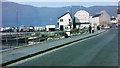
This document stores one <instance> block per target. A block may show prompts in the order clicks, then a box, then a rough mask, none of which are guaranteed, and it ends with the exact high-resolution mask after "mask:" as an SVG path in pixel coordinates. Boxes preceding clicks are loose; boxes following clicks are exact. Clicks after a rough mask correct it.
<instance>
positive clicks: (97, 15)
mask: <svg viewBox="0 0 120 68" xmlns="http://www.w3.org/2000/svg"><path fill="white" fill-rule="evenodd" d="M100 15H101V14H96V15H94V16H93V17H92V18H94V17H99V16H100Z"/></svg>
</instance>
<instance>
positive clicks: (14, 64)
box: [7, 33, 103, 66]
mask: <svg viewBox="0 0 120 68" xmlns="http://www.w3.org/2000/svg"><path fill="white" fill-rule="evenodd" d="M102 34H103V33H102ZM99 35H101V34H99ZM99 35H96V36H99ZM96 36H93V37H90V38H87V39H83V40H80V41H77V42H73V43H71V44H68V45H65V46H62V47H59V48H56V49H53V50H50V51H47V52H44V53H42V54H39V55H36V56H33V57H30V58H27V59H24V60H21V61H18V62H15V63H12V64H9V65H7V66H16V65H18V64H21V63H24V62H27V61H30V60H33V59H35V58H38V57H41V56H44V55H46V54H49V53H51V52H54V51H57V50H60V49H62V48H65V47H68V46H71V45H73V44H76V43H79V42H82V41H85V40H88V39H91V38H94V37H96Z"/></svg>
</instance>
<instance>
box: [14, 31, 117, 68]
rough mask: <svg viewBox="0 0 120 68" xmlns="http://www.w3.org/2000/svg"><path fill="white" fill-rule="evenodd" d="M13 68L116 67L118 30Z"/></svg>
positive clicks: (23, 62)
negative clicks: (44, 67)
mask: <svg viewBox="0 0 120 68" xmlns="http://www.w3.org/2000/svg"><path fill="white" fill-rule="evenodd" d="M15 66H118V29H110V30H109V31H107V32H105V33H102V34H100V35H98V36H95V37H92V38H89V39H86V40H83V41H79V42H77V43H74V44H70V45H68V46H67V47H63V48H61V49H58V50H54V51H51V52H49V53H47V54H44V55H41V56H39V57H34V58H29V59H28V60H27V61H24V60H23V61H22V63H16V64H15Z"/></svg>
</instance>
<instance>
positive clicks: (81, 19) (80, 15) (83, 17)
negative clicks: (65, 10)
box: [74, 10, 89, 24]
mask: <svg viewBox="0 0 120 68" xmlns="http://www.w3.org/2000/svg"><path fill="white" fill-rule="evenodd" d="M74 17H75V21H76V23H81V24H82V23H89V13H88V12H87V11H85V10H80V11H77V12H76V13H75V15H74Z"/></svg>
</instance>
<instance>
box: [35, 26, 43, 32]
mask: <svg viewBox="0 0 120 68" xmlns="http://www.w3.org/2000/svg"><path fill="white" fill-rule="evenodd" d="M34 30H35V31H45V26H34Z"/></svg>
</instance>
